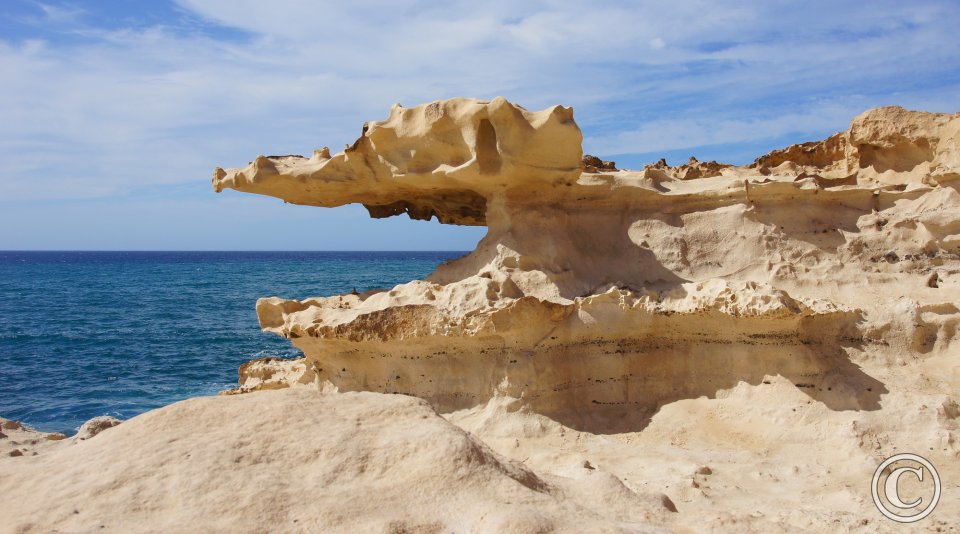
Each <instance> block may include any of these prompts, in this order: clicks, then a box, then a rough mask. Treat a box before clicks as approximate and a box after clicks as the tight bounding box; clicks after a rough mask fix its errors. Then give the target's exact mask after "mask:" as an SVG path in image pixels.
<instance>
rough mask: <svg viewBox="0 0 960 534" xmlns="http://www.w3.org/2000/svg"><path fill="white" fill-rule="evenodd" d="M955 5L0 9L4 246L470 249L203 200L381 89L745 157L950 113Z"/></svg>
mask: <svg viewBox="0 0 960 534" xmlns="http://www.w3.org/2000/svg"><path fill="white" fill-rule="evenodd" d="M958 20H960V3H958V2H956V1H941V2H934V1H912V2H903V1H902V0H901V1H897V2H886V1H872V2H838V1H830V2H824V1H805V2H779V1H746V2H722V1H694V2H684V1H681V0H673V1H667V2H659V1H650V2H575V1H569V0H549V1H528V2H522V3H517V2H513V1H505V0H492V1H489V2H482V3H477V2H474V1H469V2H468V1H464V0H453V1H449V2H435V1H421V0H395V1H391V2H374V1H370V0H355V1H352V2H331V3H325V2H318V1H313V0H270V1H269V2H265V1H253V0H176V1H153V2H150V1H132V0H115V1H108V0H98V1H87V2H83V1H59V0H49V1H34V0H4V1H3V2H2V3H0V73H2V79H0V156H2V158H3V162H4V164H3V165H2V166H0V249H100V250H121V249H137V250H151V249H165V250H196V249H200V250H223V249H226V250H376V249H411V250H412V249H454V250H464V249H470V248H472V246H473V245H474V244H475V243H476V241H477V240H478V239H479V238H480V237H482V235H483V233H484V232H485V229H483V228H463V227H453V226H442V225H439V224H437V223H436V222H430V223H425V222H414V221H409V220H407V219H406V218H398V217H395V218H390V219H384V220H371V219H369V218H368V217H367V215H366V212H365V210H364V209H363V208H361V207H357V206H347V207H343V208H337V209H332V210H328V209H319V208H304V207H297V206H292V205H286V204H283V203H282V202H281V201H279V200H276V199H272V198H267V197H257V196H250V195H243V194H240V193H235V192H225V193H223V194H220V195H215V194H214V193H213V192H212V191H211V189H210V174H211V171H212V169H213V167H215V166H223V167H233V166H242V165H244V164H246V163H247V162H248V161H250V160H251V159H253V157H254V156H256V155H258V154H272V153H283V154H287V153H307V154H308V153H310V152H311V151H312V150H313V149H314V148H318V147H321V146H324V145H329V146H330V147H341V146H342V145H343V144H345V143H351V142H353V140H354V139H356V137H357V136H358V135H359V132H360V128H361V125H362V124H363V122H365V121H367V120H377V119H381V118H384V117H385V116H386V113H387V110H388V108H389V106H390V105H391V104H393V103H394V102H399V103H402V104H404V105H414V104H417V103H421V102H428V101H431V100H435V99H439V98H449V97H453V96H476V97H480V98H491V97H493V96H497V95H503V96H505V97H507V98H508V99H510V100H511V101H514V102H516V103H519V104H521V105H523V106H525V107H527V108H529V109H541V108H543V107H547V106H550V105H553V104H558V103H559V104H565V105H572V106H574V108H575V110H576V111H575V113H576V118H577V122H578V123H579V124H580V126H581V128H582V129H583V131H584V136H585V140H584V148H585V150H586V151H587V152H589V153H593V154H597V155H601V156H604V157H608V158H612V159H614V160H616V161H617V162H618V163H620V165H621V166H622V167H623V166H625V167H629V168H638V167H640V166H642V165H643V164H645V163H648V162H651V161H655V160H657V159H659V158H660V157H667V158H668V160H670V161H671V163H676V162H680V161H684V160H686V158H687V157H688V156H690V155H696V156H697V157H699V158H700V159H720V160H724V161H728V162H733V163H746V162H748V161H751V160H752V159H753V158H754V157H756V156H758V155H760V154H762V153H764V152H766V151H768V150H770V149H772V148H777V147H780V146H785V145H787V144H790V143H795V142H801V141H807V140H812V139H820V138H823V137H825V136H827V135H829V134H831V133H833V132H835V131H839V130H842V129H844V128H846V126H847V125H848V124H849V121H850V119H851V118H852V117H854V116H855V115H856V114H858V113H860V112H861V111H863V110H865V109H867V108H870V107H875V106H881V105H891V104H897V105H902V106H905V107H908V108H912V109H923V110H929V111H943V112H956V111H960V38H958V36H957V30H956V21H958Z"/></svg>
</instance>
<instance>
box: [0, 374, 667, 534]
mask: <svg viewBox="0 0 960 534" xmlns="http://www.w3.org/2000/svg"><path fill="white" fill-rule="evenodd" d="M70 441H71V442H70V443H64V445H62V446H60V447H58V448H57V449H56V450H48V451H47V452H45V453H44V454H43V455H40V456H38V457H36V458H29V457H23V458H5V459H0V473H2V475H3V476H0V496H2V498H0V517H2V518H3V525H2V528H0V530H2V531H4V532H8V531H9V532H51V531H59V532H93V531H96V532H103V531H107V532H195V531H197V530H202V531H204V532H479V531H485V532H490V531H494V532H545V531H561V532H563V531H566V532H583V531H584V530H588V531H595V532H665V530H664V529H661V528H658V527H657V525H662V524H664V523H666V521H667V519H668V518H669V517H670V516H671V515H674V513H673V512H671V511H670V510H669V507H670V506H672V504H665V503H669V502H670V501H669V499H668V498H666V497H664V496H663V495H662V494H661V493H659V492H647V493H644V492H635V491H633V490H630V489H628V488H627V487H626V486H624V485H623V484H622V483H619V482H618V481H617V480H616V479H615V478H611V477H609V476H608V477H602V476H601V477H592V476H590V474H589V473H588V472H586V471H585V472H584V477H581V478H582V479H581V480H577V479H575V478H569V477H558V476H551V475H540V474H538V473H536V472H534V471H532V470H531V469H529V468H527V467H524V466H523V465H522V464H519V463H517V462H514V461H510V460H507V459H506V458H504V457H502V456H500V455H499V454H497V453H495V452H493V451H492V450H490V449H489V448H488V447H487V446H485V445H483V444H482V443H481V442H480V441H479V440H477V439H476V438H475V437H473V436H471V435H470V434H468V433H467V432H465V431H463V430H461V429H460V428H458V427H456V426H454V425H452V424H450V423H448V422H447V421H446V420H444V419H443V418H441V417H440V416H438V415H437V414H436V413H435V412H434V411H433V410H432V409H431V408H430V407H429V406H428V405H427V404H426V403H425V402H424V401H421V400H419V399H415V398H412V397H406V396H398V395H380V394H374V393H353V394H338V395H323V394H320V393H319V392H317V391H316V390H309V389H306V388H295V389H286V390H282V391H264V392H259V393H257V394H255V395H238V396H227V397H210V398H196V399H191V400H188V401H184V402H180V403H177V404H173V405H171V406H168V407H165V408H161V409H158V410H154V411H151V412H148V413H145V414H143V415H141V416H139V417H135V418H133V419H131V420H128V421H125V422H124V423H123V424H121V425H119V426H117V427H115V428H111V429H110V430H109V431H105V432H102V433H99V434H97V435H95V436H93V437H91V438H89V439H86V440H84V441H78V442H76V443H72V440H70Z"/></svg>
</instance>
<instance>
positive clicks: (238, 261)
mask: <svg viewBox="0 0 960 534" xmlns="http://www.w3.org/2000/svg"><path fill="white" fill-rule="evenodd" d="M464 254H466V253H465V252H456V251H454V252H0V417H5V418H7V419H14V420H19V421H22V422H23V423H25V424H27V425H28V426H31V427H33V428H35V429H37V430H42V431H46V432H62V433H65V434H68V435H69V434H72V433H74V432H76V430H77V428H78V427H79V426H80V424H82V423H83V422H84V421H86V420H88V419H90V418H92V417H96V416H98V415H111V416H114V417H117V418H120V419H127V418H130V417H133V416H136V415H138V414H140V413H143V412H145V411H147V410H150V409H153V408H157V407H160V406H164V405H166V404H169V403H172V402H176V401H179V400H182V399H186V398H188V397H194V396H198V395H215V394H217V392H219V391H221V390H223V389H227V388H230V387H234V386H236V385H237V368H238V367H239V366H240V364H242V363H244V362H246V361H248V360H251V359H254V358H264V357H267V356H277V357H281V358H295V357H298V356H300V352H299V351H298V350H297V349H295V348H293V347H292V346H291V345H290V343H289V342H288V341H287V340H285V339H283V338H280V337H278V336H276V335H273V334H267V333H263V332H261V331H260V327H259V325H258V323H257V316H256V312H255V309H254V307H255V303H256V300H257V299H258V298H260V297H269V296H278V297H283V298H289V299H304V298H308V297H317V296H330V295H337V294H342V293H348V292H350V291H352V290H354V289H356V290H357V291H361V292H362V291H366V290H368V289H374V288H391V287H393V286H395V285H397V284H401V283H404V282H408V281H410V280H415V279H422V278H424V277H425V276H427V275H428V274H429V273H431V272H432V271H433V270H434V269H435V268H436V267H437V265H439V264H440V263H442V262H444V261H446V260H450V259H454V258H458V257H460V256H463V255H464Z"/></svg>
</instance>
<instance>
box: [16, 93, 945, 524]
mask: <svg viewBox="0 0 960 534" xmlns="http://www.w3.org/2000/svg"><path fill="white" fill-rule="evenodd" d="M581 138H582V135H581V132H580V130H579V128H578V127H577V125H576V123H575V122H574V119H573V111H572V110H571V109H570V108H564V107H560V106H557V107H553V108H550V109H547V110H544V111H540V112H530V111H527V110H525V109H523V108H521V107H519V106H516V105H513V104H510V103H509V102H507V101H505V100H504V99H502V98H498V99H495V100H492V101H489V102H485V101H479V100H472V99H454V100H448V101H441V102H433V103H430V104H426V105H422V106H417V107H414V108H405V107H401V106H399V105H397V106H394V107H393V108H392V109H391V111H390V115H389V117H388V118H387V119H386V120H385V121H380V122H371V123H367V124H366V125H365V126H364V127H363V130H362V134H361V137H360V138H359V139H358V140H357V141H356V142H354V143H353V144H352V145H349V146H347V148H346V149H345V150H344V151H343V152H341V153H338V154H336V155H331V154H330V151H329V150H328V149H321V150H318V151H316V152H315V153H314V154H313V156H311V157H309V158H306V157H301V156H276V157H264V156H260V157H257V158H256V159H255V160H254V161H253V162H252V163H251V164H250V165H249V166H247V167H246V168H244V169H228V170H223V169H216V171H215V172H214V176H213V185H214V189H215V190H216V191H218V192H219V191H222V190H224V189H236V190H239V191H243V192H250V193H258V194H265V195H270V196H274V197H278V198H281V199H283V200H285V201H287V202H292V203H297V204H305V205H313V206H327V207H332V206H340V205H344V204H348V203H362V204H364V205H365V206H366V207H367V209H368V210H369V211H370V214H371V216H373V217H387V216H392V215H400V214H404V213H406V214H407V215H408V216H410V217H411V218H414V219H431V218H433V217H436V218H437V219H438V220H439V221H440V222H441V223H446V224H461V225H485V226H487V228H488V233H487V235H486V236H485V237H484V238H483V239H482V240H481V241H480V243H479V244H478V245H477V248H476V250H474V251H473V252H471V253H470V254H468V255H466V256H464V257H462V258H459V259H457V260H455V261H451V262H448V263H446V264H444V265H441V266H440V267H438V268H437V270H436V271H435V272H434V273H433V274H431V275H430V276H429V277H428V278H427V279H426V280H418V281H411V282H409V283H405V284H401V285H398V286H396V287H394V288H390V289H387V290H371V291H367V292H365V293H359V294H357V293H351V294H346V295H337V296H328V297H314V298H306V299H304V300H286V299H282V298H277V297H270V298H263V299H260V300H259V301H258V302H257V305H256V313H257V314H258V316H259V319H260V324H261V326H262V327H263V329H264V330H266V331H269V332H273V333H276V334H278V335H281V336H284V337H286V338H289V339H290V341H291V342H292V343H293V344H294V345H296V346H297V347H298V348H300V349H301V350H302V351H303V352H304V357H303V358H301V359H298V360H279V359H265V360H256V361H253V362H250V363H247V364H245V365H244V366H242V367H241V369H240V386H239V387H238V388H237V389H235V390H232V391H230V392H228V393H233V394H234V395H229V396H221V397H217V398H200V399H191V400H188V401H184V402H182V403H177V404H174V405H172V406H168V407H166V408H162V409H160V410H156V411H153V412H148V413H146V414H143V415H141V416H139V417H137V418H134V419H132V420H130V421H126V422H124V423H123V424H121V425H119V426H117V427H116V428H112V429H110V430H107V431H104V432H101V433H97V434H90V435H89V436H88V438H89V439H84V440H79V439H78V440H61V441H58V442H50V443H54V445H51V446H49V447H46V448H44V449H43V450H42V451H41V453H40V454H38V455H37V456H36V457H34V456H32V454H31V455H27V456H24V455H18V456H15V457H6V458H4V457H0V473H2V476H0V495H2V496H3V497H2V498H0V517H4V518H5V520H6V521H8V524H9V525H12V527H13V528H14V529H15V530H16V531H18V532H33V531H38V532H43V531H50V530H61V531H62V530H66V531H91V530H97V531H103V530H101V529H105V530H106V531H111V530H113V531H131V530H139V531H178V530H190V529H195V528H198V526H202V527H203V529H204V530H210V531H235V530H249V531H283V532H301V531H307V532H312V531H320V530H323V531H385V532H446V531H457V532H461V531H465V532H477V531H484V532H486V531H502V532H549V531H576V532H582V531H590V532H657V531H661V532H666V531H672V532H731V531H736V532H764V533H767V532H796V531H813V532H838V531H839V532H863V533H868V532H869V533H873V532H900V531H901V530H900V528H901V525H900V524H898V523H894V522H892V521H889V520H887V519H886V518H884V517H883V516H881V515H880V513H879V512H878V511H877V509H876V507H875V505H874V503H873V501H872V498H871V495H870V487H869V482H870V479H871V477H872V475H873V472H874V470H875V469H876V467H877V466H878V465H879V464H880V463H881V462H882V461H883V460H884V459H885V458H887V457H889V456H890V455H892V454H894V453H899V452H913V453H918V454H923V455H924V457H926V458H927V459H928V460H929V461H930V462H932V464H933V465H935V466H937V468H938V470H939V473H940V478H941V479H942V480H943V481H944V487H943V495H944V498H943V499H942V501H941V503H940V504H939V506H938V508H937V509H936V510H935V511H934V513H933V514H932V515H931V516H930V517H928V518H926V519H924V520H923V521H922V522H921V523H918V524H916V525H914V526H915V527H916V528H917V529H919V530H921V531H929V532H946V531H949V529H950V528H955V526H956V525H957V524H960V506H958V504H957V501H956V499H952V498H948V497H947V496H948V495H956V492H957V491H960V485H958V481H960V461H958V460H960V439H958V435H960V404H958V400H960V398H958V397H960V394H958V392H960V349H958V347H960V345H958V343H957V336H958V334H957V331H958V325H960V308H958V304H957V303H958V301H960V282H958V281H960V193H958V187H960V114H955V115H948V114H934V113H921V112H913V111H907V110H904V109H902V108H896V107H890V108H880V109H874V110H870V111H867V112H865V113H864V114H862V115H860V116H858V117H856V118H855V119H854V120H853V123H852V124H851V127H850V129H849V130H847V131H844V132H840V133H838V134H836V135H833V136H831V137H829V138H828V139H826V140H824V141H820V142H815V143H804V144H800V145H794V146H791V147H788V148H785V149H783V150H778V151H774V152H772V153H770V154H767V155H765V156H762V157H760V158H758V159H757V160H756V161H755V162H754V163H753V164H752V165H747V166H732V165H726V164H721V163H717V162H700V161H697V160H696V159H695V158H691V160H690V161H689V162H688V163H686V164H684V165H679V166H675V167H671V166H669V165H667V163H666V161H660V162H657V163H655V164H652V165H648V166H646V167H645V168H643V169H642V170H640V171H629V170H618V169H617V168H616V166H615V165H614V164H613V162H604V161H602V160H600V159H599V158H595V157H593V156H589V155H588V156H584V155H583V154H582V151H581V147H580V143H581ZM638 149H641V147H638ZM268 390H272V391H268ZM241 393H249V394H241ZM393 393H402V394H405V396H404V395H391V394H393ZM415 397H418V398H415ZM438 413H439V414H440V415H438ZM4 424H5V425H7V424H8V423H6V422H4ZM11 425H12V423H11ZM93 427H96V428H97V429H100V428H103V427H104V425H100V424H98V425H92V426H91V428H93ZM4 428H7V426H4ZM11 428H12V426H11ZM3 432H7V430H3ZM25 435H27V436H29V434H25ZM18 439H20V440H21V441H23V440H24V439H25V438H24V437H23V436H20V437H19V438H18ZM36 441H37V442H39V441H40V439H39V438H36ZM2 443H3V436H2V435H0V444H2ZM0 450H3V449H0ZM40 496H42V498H40Z"/></svg>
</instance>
